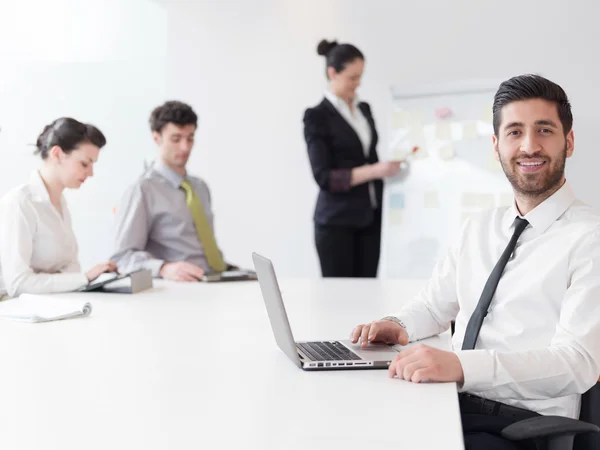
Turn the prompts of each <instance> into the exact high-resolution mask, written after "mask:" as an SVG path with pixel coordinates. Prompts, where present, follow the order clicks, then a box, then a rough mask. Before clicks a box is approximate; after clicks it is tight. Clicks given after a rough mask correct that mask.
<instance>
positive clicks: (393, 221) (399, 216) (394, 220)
mask: <svg viewBox="0 0 600 450" xmlns="http://www.w3.org/2000/svg"><path fill="white" fill-rule="evenodd" d="M403 219H404V210H403V209H392V210H391V211H390V213H389V216H388V221H389V223H390V225H401V224H402V221H403Z"/></svg>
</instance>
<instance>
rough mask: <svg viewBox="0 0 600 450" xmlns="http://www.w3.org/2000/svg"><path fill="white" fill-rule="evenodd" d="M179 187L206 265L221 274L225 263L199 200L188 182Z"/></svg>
mask: <svg viewBox="0 0 600 450" xmlns="http://www.w3.org/2000/svg"><path fill="white" fill-rule="evenodd" d="M180 187H181V189H183V190H184V191H185V202H186V203H187V205H188V208H190V212H191V213H192V218H193V219H194V224H195V225H196V233H198V238H199V239H200V243H201V244H202V247H203V248H204V255H205V256H206V260H207V261H208V265H209V266H210V267H211V268H212V269H213V270H214V271H215V272H223V271H224V270H225V268H226V266H225V261H223V257H222V256H221V252H220V251H219V247H217V241H216V240H215V235H214V233H213V230H212V228H211V226H210V224H209V223H208V220H207V218H206V214H204V208H203V207H202V202H200V199H199V198H198V196H197V195H196V192H195V191H194V188H193V187H192V185H191V184H190V182H189V181H188V180H183V181H182V183H181V186H180Z"/></svg>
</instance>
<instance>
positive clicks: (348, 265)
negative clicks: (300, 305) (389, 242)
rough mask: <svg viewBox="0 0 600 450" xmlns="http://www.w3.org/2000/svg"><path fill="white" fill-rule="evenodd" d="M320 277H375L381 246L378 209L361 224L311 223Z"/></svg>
mask: <svg viewBox="0 0 600 450" xmlns="http://www.w3.org/2000/svg"><path fill="white" fill-rule="evenodd" d="M315 243H316V246H317V253H318V254H319V261H320V262H321V273H322V274H323V277H351V278H375V277H377V268H378V266H379V253H380V250H381V209H377V210H376V211H375V219H374V220H373V222H372V223H371V224H370V225H369V226H367V227H365V228H351V227H338V226H328V225H320V224H315Z"/></svg>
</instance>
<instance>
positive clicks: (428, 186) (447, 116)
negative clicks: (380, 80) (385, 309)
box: [380, 80, 513, 279]
mask: <svg viewBox="0 0 600 450" xmlns="http://www.w3.org/2000/svg"><path fill="white" fill-rule="evenodd" d="M498 85H499V83H498V82H494V81H489V80H487V81H486V80H474V81H465V82H460V83H450V84H439V85H429V86H420V87H419V86H417V87H398V86H395V87H392V89H391V96H392V102H391V111H390V117H389V129H390V133H389V136H390V138H389V147H388V154H387V155H386V156H387V158H388V159H401V160H405V161H406V162H405V163H404V164H403V166H402V170H401V173H400V174H399V175H398V176H397V177H395V178H394V179H390V180H387V181H386V189H385V191H384V205H383V224H382V253H381V272H380V274H381V275H382V276H383V277H384V278H403V279H427V278H429V276H430V275H431V273H432V270H433V268H434V266H435V263H436V262H437V261H438V260H440V259H441V258H443V257H444V256H445V255H446V254H447V251H448V248H449V246H450V244H451V243H452V242H453V241H454V240H455V239H457V238H458V235H459V233H460V228H461V225H462V224H463V222H464V221H465V220H466V219H467V218H468V217H469V216H472V215H474V214H478V213H480V212H481V211H482V210H484V209H489V208H494V207H498V206H508V205H509V204H511V202H512V201H513V193H512V189H511V186H510V183H509V182H508V181H507V179H506V177H505V176H504V173H503V171H502V168H501V166H500V163H499V162H498V161H496V159H495V156H494V152H493V147H492V135H493V125H492V102H493V97H494V94H495V92H496V90H497V88H498Z"/></svg>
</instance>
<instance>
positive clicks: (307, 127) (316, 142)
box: [304, 40, 400, 277]
mask: <svg viewBox="0 0 600 450" xmlns="http://www.w3.org/2000/svg"><path fill="white" fill-rule="evenodd" d="M317 52H318V54H319V55H321V56H324V57H325V58H326V60H327V79H328V80H329V86H328V89H327V90H326V92H325V98H324V99H323V100H322V101H321V103H319V104H318V105H317V106H315V107H314V108H309V109H307V110H306V111H305V113H304V138H305V140H306V145H307V148H308V156H309V158H310V164H311V166H312V172H313V175H314V178H315V180H316V182H317V184H318V185H319V188H320V190H319V197H318V199H317V206H316V208H315V214H314V221H315V243H316V247H317V253H318V254H319V260H320V263H321V273H322V274H323V276H324V277H376V276H377V267H378V265H379V253H380V244H381V203H382V198H383V182H382V179H383V178H386V177H389V176H393V175H395V174H396V173H397V172H398V171H399V170H400V162H399V161H388V162H379V159H378V157H377V151H376V146H377V130H376V129H375V122H374V120H373V115H372V114H371V108H370V107H369V105H368V104H367V103H365V102H362V101H360V100H358V98H357V96H356V89H357V88H358V86H359V84H360V79H361V77H362V74H363V70H364V66H365V58H364V56H363V54H362V53H361V52H360V50H359V49H357V48H356V47H355V46H353V45H351V44H338V43H337V42H335V41H334V42H327V41H326V40H323V41H321V42H320V43H319V45H318V47H317Z"/></svg>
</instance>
